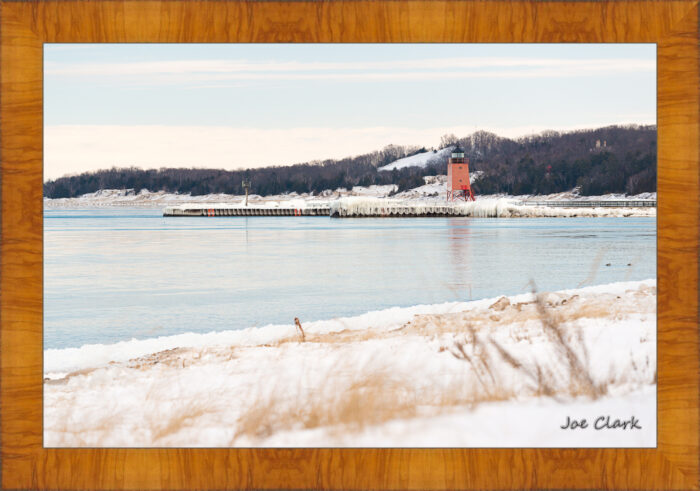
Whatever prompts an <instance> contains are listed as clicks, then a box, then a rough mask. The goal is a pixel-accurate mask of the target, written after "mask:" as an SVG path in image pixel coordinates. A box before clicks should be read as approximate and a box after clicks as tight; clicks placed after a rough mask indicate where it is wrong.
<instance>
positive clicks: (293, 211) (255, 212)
mask: <svg viewBox="0 0 700 491" xmlns="http://www.w3.org/2000/svg"><path fill="white" fill-rule="evenodd" d="M328 214H329V206H328V203H327V202H323V201H321V202H309V201H305V200H290V201H284V202H281V203H280V202H276V201H268V202H265V203H259V204H254V205H253V204H251V205H245V204H243V203H185V204H182V205H176V206H168V207H166V208H164V209H163V216H165V217H199V216H205V217H206V216H208V217H220V216H221V217H223V216H236V217H239V216H328Z"/></svg>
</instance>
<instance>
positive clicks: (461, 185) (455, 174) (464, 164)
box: [447, 147, 476, 201]
mask: <svg viewBox="0 0 700 491" xmlns="http://www.w3.org/2000/svg"><path fill="white" fill-rule="evenodd" d="M457 199H463V200H464V201H469V200H471V201H474V200H475V199H476V198H475V197H474V192H473V191H472V186H471V183H470V182H469V159H465V158H464V150H462V149H461V148H459V147H455V148H454V149H453V150H452V156H451V157H450V160H449V161H448V162H447V201H454V200H457Z"/></svg>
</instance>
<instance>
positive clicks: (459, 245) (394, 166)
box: [37, 43, 665, 448]
mask: <svg viewBox="0 0 700 491" xmlns="http://www.w3.org/2000/svg"><path fill="white" fill-rule="evenodd" d="M43 77H44V78H43V97H44V99H43V145H44V153H43V179H42V183H43V302H44V303H43V374H42V375H43V430H42V432H43V446H44V447H46V448H65V447H107V448H122V447H158V448H162V447H199V448H215V447H243V448H252V447H255V448H281V447H297V448H309V447H312V448H318V447H330V448H338V447H353V448H378V447H381V448H387V447H388V448H401V447H404V448H655V447H656V446H657V379H658V376H657V45H656V44H654V43H643V44H625V43H616V44H604V43H599V44H586V43H577V44H523V43H519V44H508V43H501V44H469V43H454V44H448V43H425V44H420V43H419V44H416V43H405V44H401V43H399V44H374V43H357V44H353V43H347V44H322V43H318V44H317V43H298V44H296V43H290V44H284V43H267V44H264V43H263V44H249V43H231V44H185V43H182V44H179V43H168V44H159V43H148V44H146V43H143V44H139V43H124V44H116V43H115V44H112V43H95V44H90V43H45V44H43ZM37 182H38V180H37ZM37 185H38V184H37ZM664 196H665V195H664ZM663 202H665V201H664V200H662V203H663ZM662 296H663V295H662ZM37 353H38V351H37ZM37 380H38V381H39V382H40V379H38V378H37Z"/></svg>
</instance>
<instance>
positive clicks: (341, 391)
mask: <svg viewBox="0 0 700 491" xmlns="http://www.w3.org/2000/svg"><path fill="white" fill-rule="evenodd" d="M301 323H302V328H303V330H304V333H303V336H302V333H301V331H300V330H298V329H297V328H295V326H294V325H293V323H291V322H290V324H289V325H270V326H266V327H262V328H250V329H246V330H241V331H227V332H217V333H209V334H182V335H179V336H170V337H161V338H155V339H147V340H138V341H137V340H132V341H127V342H123V343H117V344H115V345H109V346H107V345H88V346H83V347H81V348H76V349H64V350H47V351H46V352H45V357H44V371H45V377H46V378H45V386H44V445H45V446H47V447H64V446H65V447H76V446H95V447H122V446H124V447H142V446H145V447H148V446H157V447H180V446H186V447H189V446H193V447H199V446H207V447H219V446H223V447H226V446H239V447H240V446H243V447H258V446H273V447H295V446H301V447H318V446H321V447H324V446H351V447H357V446H363V447H367V446H370V447H386V446H389V447H401V446H411V447H453V446H454V447H480V446H489V447H500V446H504V447H508V446H514V447H544V446H557V447H610V446H612V447H628V446H633V447H634V446H645V447H653V446H655V445H656V281H655V280H645V281H638V282H625V283H613V284H608V285H600V286H594V287H586V288H580V289H576V290H566V291H560V292H554V293H542V294H538V295H535V294H522V295H517V296H512V297H501V298H492V299H486V300H479V301H474V302H462V303H460V302H452V303H445V304H439V305H420V306H415V307H410V308H393V309H388V310H383V311H378V312H369V313H367V314H364V315H361V316H357V317H351V318H338V319H332V320H326V321H318V322H309V323H305V322H304V321H303V319H301ZM608 417H609V418H610V419H609V420H608V419H606V418H608ZM567 418H572V419H574V418H575V419H577V420H582V419H586V420H587V422H588V423H587V424H588V427H587V428H585V429H576V430H571V429H562V428H561V426H564V425H565V423H566V421H567ZM632 418H634V419H632ZM616 420H619V421H620V423H623V422H625V421H627V422H628V424H627V425H625V426H626V427H625V429H622V428H619V427H618V428H603V429H596V428H595V426H596V425H597V426H600V425H605V423H606V422H608V426H613V425H614V422H615V421H616ZM630 422H632V423H630ZM632 426H634V427H632Z"/></svg>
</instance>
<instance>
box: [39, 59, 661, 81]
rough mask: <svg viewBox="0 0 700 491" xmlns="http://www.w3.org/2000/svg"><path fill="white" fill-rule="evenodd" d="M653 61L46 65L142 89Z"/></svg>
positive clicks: (493, 74)
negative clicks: (122, 81)
mask: <svg viewBox="0 0 700 491" xmlns="http://www.w3.org/2000/svg"><path fill="white" fill-rule="evenodd" d="M655 69H656V63H655V61H654V60H651V59H649V60H646V59H637V58H616V59H579V60H572V59H557V58H498V57H491V58H486V57H472V58H436V59H416V60H394V61H382V62H295V61H285V62H277V61H261V62H258V61H249V60H177V61H150V62H130V63H58V62H47V64H46V67H45V73H46V75H49V76H58V77H91V78H95V77H97V78H106V79H108V80H110V81H112V80H113V77H119V78H122V79H126V80H130V81H133V82H138V83H142V84H162V83H203V82H221V81H223V80H348V81H362V80H368V81H381V80H397V79H399V80H435V79H444V78H451V79H469V78H534V77H547V78H552V77H576V76H587V75H600V74H607V75H610V74H620V73H639V72H647V73H653V72H654V71H655Z"/></svg>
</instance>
